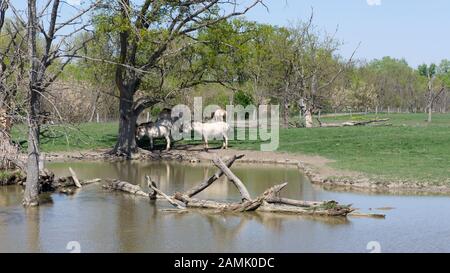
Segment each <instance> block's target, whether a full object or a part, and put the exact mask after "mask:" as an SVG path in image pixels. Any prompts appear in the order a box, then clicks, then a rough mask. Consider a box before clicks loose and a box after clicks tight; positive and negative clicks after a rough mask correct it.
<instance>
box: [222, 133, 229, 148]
mask: <svg viewBox="0 0 450 273" xmlns="http://www.w3.org/2000/svg"><path fill="white" fill-rule="evenodd" d="M222 148H223V149H225V150H226V149H228V137H227V136H226V135H224V136H223V147H222Z"/></svg>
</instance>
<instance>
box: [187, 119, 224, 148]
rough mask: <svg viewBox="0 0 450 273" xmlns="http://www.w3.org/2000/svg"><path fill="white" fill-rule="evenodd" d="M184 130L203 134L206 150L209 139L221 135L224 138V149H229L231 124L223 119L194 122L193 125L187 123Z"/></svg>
mask: <svg viewBox="0 0 450 273" xmlns="http://www.w3.org/2000/svg"><path fill="white" fill-rule="evenodd" d="M184 130H187V131H192V130H194V131H195V132H196V133H198V134H199V135H201V136H202V139H203V142H204V147H205V150H206V151H208V149H209V146H208V139H211V138H217V137H221V138H222V139H223V144H222V149H228V131H229V130H230V125H228V123H226V122H223V121H215V122H207V123H201V122H192V124H191V125H189V124H188V125H186V128H184Z"/></svg>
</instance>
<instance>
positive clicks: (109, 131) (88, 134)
mask: <svg viewBox="0 0 450 273" xmlns="http://www.w3.org/2000/svg"><path fill="white" fill-rule="evenodd" d="M42 131H43V136H41V150H42V151H45V152H66V151H81V150H91V149H98V148H109V147H113V146H114V143H115V142H116V140H117V132H118V124H117V123H116V122H111V123H82V124H78V125H67V126H66V125H65V126H61V125H50V126H47V125H46V126H44V127H43V129H42ZM12 136H13V139H14V140H15V141H16V142H18V143H21V146H22V148H23V149H26V147H27V143H26V140H27V132H26V128H25V127H24V126H16V127H14V128H13V131H12Z"/></svg>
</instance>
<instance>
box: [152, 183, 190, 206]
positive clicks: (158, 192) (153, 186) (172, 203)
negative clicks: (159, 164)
mask: <svg viewBox="0 0 450 273" xmlns="http://www.w3.org/2000/svg"><path fill="white" fill-rule="evenodd" d="M145 178H146V179H147V185H148V187H149V188H150V189H152V190H153V191H154V192H156V193H157V194H159V195H161V196H162V197H164V198H165V199H166V200H167V201H169V203H170V204H171V205H172V206H174V207H176V208H178V209H186V206H184V205H183V204H182V203H181V202H178V201H177V200H175V199H174V198H172V197H170V196H168V195H167V194H165V193H164V192H162V191H160V190H159V189H158V188H157V187H156V184H155V182H153V181H151V179H150V177H149V176H148V175H146V176H145Z"/></svg>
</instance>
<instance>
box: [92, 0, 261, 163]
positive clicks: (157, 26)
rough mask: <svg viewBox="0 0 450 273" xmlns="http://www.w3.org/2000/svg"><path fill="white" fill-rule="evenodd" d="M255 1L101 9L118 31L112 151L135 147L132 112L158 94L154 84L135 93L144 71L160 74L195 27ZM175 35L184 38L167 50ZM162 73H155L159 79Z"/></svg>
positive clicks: (124, 4) (125, 4)
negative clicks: (116, 126)
mask: <svg viewBox="0 0 450 273" xmlns="http://www.w3.org/2000/svg"><path fill="white" fill-rule="evenodd" d="M259 3H262V1H261V0H256V1H253V2H252V4H251V5H250V6H248V7H246V8H244V9H243V10H242V11H232V12H230V13H226V12H222V8H223V7H225V6H229V5H233V6H235V5H236V2H232V1H230V2H223V1H219V0H204V1H150V0H146V1H143V3H142V4H138V3H132V1H129V0H118V1H117V2H115V4H112V5H110V6H109V7H108V8H107V9H106V10H105V11H104V13H103V14H102V16H100V18H101V20H100V21H101V22H102V23H103V25H104V26H105V25H106V26H107V27H106V28H105V29H107V30H108V31H114V30H116V34H117V35H118V37H119V38H118V39H119V49H118V52H119V54H118V57H117V65H116V73H115V75H116V77H115V78H116V79H115V81H116V85H117V88H118V90H119V97H120V102H119V111H120V121H119V136H118V140H117V144H116V146H115V148H114V150H113V153H115V154H117V155H125V156H127V157H130V156H131V154H132V153H133V152H135V151H136V150H137V145H136V140H135V136H134V134H135V128H136V120H137V117H138V116H139V114H140V113H141V112H142V111H144V110H145V109H146V108H149V107H151V106H153V105H155V104H156V103H158V102H161V101H163V100H164V98H161V97H160V96H159V95H160V94H157V93H156V92H155V90H148V91H149V92H146V93H147V94H145V95H141V96H137V94H138V91H139V90H140V88H141V87H142V83H143V81H144V80H145V76H146V75H149V74H153V75H158V74H160V75H161V73H162V72H164V69H162V67H164V61H163V60H164V58H165V57H167V55H171V54H172V55H175V54H178V53H180V52H183V51H184V50H186V49H187V48H189V44H190V43H195V40H196V34H198V32H199V31H200V30H202V29H204V28H207V27H209V26H212V25H215V24H217V23H219V22H221V21H224V20H227V19H229V18H231V17H235V16H239V15H242V14H245V13H246V12H247V11H248V10H250V9H251V8H253V7H254V6H256V5H257V4H259ZM115 10H118V11H119V12H118V13H117V12H114V11H115ZM224 10H226V9H224ZM108 26H109V28H108ZM180 41H189V42H188V44H186V46H184V47H181V48H178V50H175V51H173V49H174V48H176V47H175V46H174V44H176V43H177V42H180ZM163 78H164V76H163V75H161V81H162V80H163ZM157 90H158V89H156V91H157Z"/></svg>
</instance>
